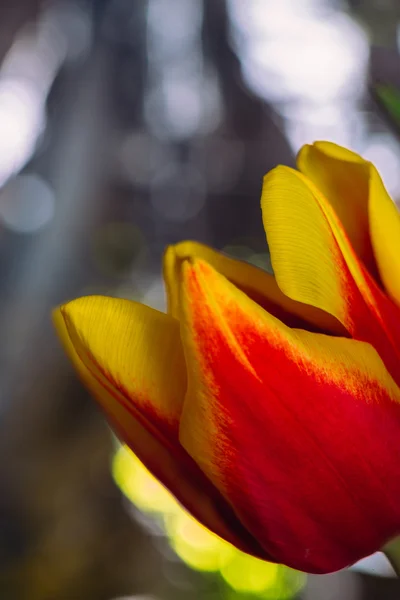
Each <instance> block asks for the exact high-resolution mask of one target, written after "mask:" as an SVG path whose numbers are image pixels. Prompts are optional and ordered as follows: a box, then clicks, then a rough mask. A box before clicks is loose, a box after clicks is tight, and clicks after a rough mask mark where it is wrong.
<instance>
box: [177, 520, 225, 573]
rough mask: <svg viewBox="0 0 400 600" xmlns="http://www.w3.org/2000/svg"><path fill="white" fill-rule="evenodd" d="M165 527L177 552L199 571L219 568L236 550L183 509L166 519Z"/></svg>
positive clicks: (217, 569)
mask: <svg viewBox="0 0 400 600" xmlns="http://www.w3.org/2000/svg"><path fill="white" fill-rule="evenodd" d="M165 529H166V532H167V535H168V537H169V539H170V543H171V546H172V547H173V548H174V550H175V552H176V553H177V554H178V556H179V557H180V558H181V559H182V560H183V561H184V562H185V563H187V564H188V565H190V566H191V567H192V568H193V569H197V570H199V571H219V570H220V569H221V567H222V566H223V565H225V564H227V562H229V561H230V560H231V558H232V556H233V555H234V554H235V552H236V550H235V549H234V548H233V547H232V546H231V545H230V544H228V543H227V542H224V541H223V540H221V538H219V537H218V536H216V535H214V534H213V533H211V532H210V531H208V529H206V528H205V527H203V525H201V524H200V523H199V522H198V521H196V519H194V518H193V517H191V516H190V515H189V514H188V513H187V512H186V511H184V510H183V509H182V510H181V511H180V512H177V513H176V514H174V515H173V516H170V517H169V518H167V519H166V520H165Z"/></svg>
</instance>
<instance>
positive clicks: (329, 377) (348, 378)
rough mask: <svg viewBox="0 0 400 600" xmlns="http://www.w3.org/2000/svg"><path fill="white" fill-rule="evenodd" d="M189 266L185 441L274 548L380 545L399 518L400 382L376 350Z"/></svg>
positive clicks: (352, 551)
mask: <svg viewBox="0 0 400 600" xmlns="http://www.w3.org/2000/svg"><path fill="white" fill-rule="evenodd" d="M183 272H184V288H183V290H182V326H183V329H182V339H183V342H184V347H185V355H186V360H187V364H188V378H189V379H188V392H187V395H186V399H185V404H184V409H183V413H182V419H181V425H180V439H181V442H182V444H183V446H184V447H185V448H186V449H187V451H188V452H189V453H190V454H191V455H192V456H193V458H194V459H195V460H196V462H197V463H198V464H199V465H200V467H201V468H202V470H203V471H204V472H205V473H206V474H207V475H208V477H209V478H210V479H211V480H212V481H213V482H214V484H215V485H216V486H218V487H219V489H220V490H221V491H222V492H223V494H224V496H225V497H226V498H228V499H229V501H230V502H231V503H232V505H233V506H234V508H235V510H236V512H237V513H238V515H239V516H240V518H241V520H242V522H243V523H244V524H245V525H246V527H247V528H248V529H249V530H250V531H251V532H253V534H254V535H255V536H257V539H258V540H259V541H260V543H261V544H262V546H263V547H264V549H265V550H266V551H267V552H268V553H269V554H271V555H272V556H273V557H274V558H275V560H276V561H278V562H283V563H285V564H288V565H290V566H292V567H295V568H298V569H301V570H304V571H310V572H318V573H324V572H329V571H334V570H337V569H340V568H342V567H345V566H347V565H349V564H351V563H353V562H355V561H356V560H358V559H359V558H361V557H362V556H365V555H367V554H369V553H371V552H373V551H375V550H377V549H379V548H380V547H381V546H382V545H383V544H384V543H385V542H386V541H387V539H389V538H390V537H392V536H394V535H396V534H397V533H398V531H399V530H400V506H399V503H398V497H399V494H400V478H399V476H398V475H399V465H398V440H399V436H400V391H399V388H398V387H397V385H396V384H395V383H394V381H393V379H392V378H391V376H390V375H389V374H388V372H387V371H386V369H385V367H384V365H383V363H382V361H381V360H380V358H379V356H378V354H377V353H376V351H375V350H374V349H373V348H372V347H371V346H370V345H369V344H365V343H362V342H357V341H354V340H349V339H344V338H334V337H329V336H325V335H320V334H315V333H309V332H306V331H304V330H293V329H290V328H288V327H286V326H285V325H284V324H283V323H282V322H280V321H279V320H278V319H276V318H275V317H273V316H272V315H269V314H268V313H266V312H265V311H264V310H263V309H262V308H260V307H259V306H258V305H257V304H256V303H254V302H253V301H252V300H251V299H249V298H248V296H246V295H245V294H243V293H242V292H241V291H240V290H238V289H237V288H235V287H234V286H233V285H232V284H230V283H229V282H228V281H227V280H226V279H225V278H224V277H222V276H221V275H220V274H219V273H217V272H216V271H215V270H214V269H212V267H210V266H209V265H207V264H206V263H205V262H202V261H192V262H186V263H185V264H184V265H183ZM382 440H385V443H384V444H383V443H382ZM382 507H384V508H382Z"/></svg>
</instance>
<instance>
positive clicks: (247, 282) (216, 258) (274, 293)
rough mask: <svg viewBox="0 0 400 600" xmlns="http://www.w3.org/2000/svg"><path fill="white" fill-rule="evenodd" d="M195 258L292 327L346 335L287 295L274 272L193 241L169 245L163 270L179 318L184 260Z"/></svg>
mask: <svg viewBox="0 0 400 600" xmlns="http://www.w3.org/2000/svg"><path fill="white" fill-rule="evenodd" d="M192 259H201V260H205V261H206V262H208V263H209V264H210V265H212V266H213V267H214V269H216V270H217V271H218V272H219V273H221V274H222V275H224V276H225V277H226V278H227V279H228V280H229V281H231V282H232V283H233V284H234V285H235V286H236V287H238V288H239V289H241V290H242V291H243V292H245V293H246V294H247V295H248V296H249V297H250V298H252V299H253V300H254V301H255V302H257V303H258V304H259V305H260V306H262V307H263V308H265V310H267V311H268V312H270V313H272V314H273V315H275V316H276V317H278V318H279V319H280V320H282V321H284V322H285V323H286V324H287V325H289V326H290V327H301V328H304V329H307V330H309V331H323V332H326V333H331V334H334V335H346V330H345V328H344V327H343V326H342V325H341V323H339V322H338V320H337V319H336V318H335V317H333V316H332V315H330V314H328V313H327V312H325V311H323V310H320V309H319V308H316V307H315V306H310V305H309V304H304V303H302V302H296V301H295V300H292V299H291V298H289V297H288V296H285V294H283V293H282V291H281V290H280V289H279V287H278V285H277V282H276V280H275V277H274V276H273V275H271V274H270V273H267V272H266V271H263V270H262V269H260V268H258V267H256V266H254V265H252V264H249V263H246V262H244V261H241V260H237V259H234V258H230V257H229V256H227V255H226V254H223V253H222V252H218V251H217V250H214V249H213V248H210V247H208V246H205V245H204V244H200V243H198V242H191V241H186V242H181V243H179V244H176V245H175V246H169V247H168V248H167V250H166V252H165V254H164V263H163V271H164V280H165V287H166V291H167V305H168V312H169V314H170V315H172V316H173V317H175V318H179V314H180V286H181V270H182V263H183V262H184V261H185V260H192Z"/></svg>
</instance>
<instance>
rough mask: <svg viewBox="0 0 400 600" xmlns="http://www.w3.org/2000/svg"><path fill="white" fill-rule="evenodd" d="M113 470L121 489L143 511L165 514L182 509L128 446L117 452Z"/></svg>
mask: <svg viewBox="0 0 400 600" xmlns="http://www.w3.org/2000/svg"><path fill="white" fill-rule="evenodd" d="M112 470H113V476H114V479H115V482H116V483H117V485H118V487H119V488H120V490H121V491H122V492H123V493H124V494H125V496H126V497H127V498H129V500H130V501H131V502H133V503H134V504H135V505H136V506H137V507H138V508H140V509H141V510H142V511H143V512H158V513H162V514H164V513H169V512H175V511H177V510H180V507H179V505H178V503H177V502H176V500H175V499H174V497H173V496H172V495H171V494H170V493H169V492H168V490H166V489H165V487H164V486H163V485H162V484H161V483H159V482H158V481H157V479H155V477H153V476H152V475H151V473H150V472H149V471H148V470H147V469H146V467H145V466H144V465H143V463H142V462H141V461H140V460H139V459H138V458H137V456H135V455H134V454H133V453H132V452H131V451H130V450H128V449H127V448H126V447H121V448H120V449H119V450H118V451H117V453H116V454H115V457H114V460H113V466H112Z"/></svg>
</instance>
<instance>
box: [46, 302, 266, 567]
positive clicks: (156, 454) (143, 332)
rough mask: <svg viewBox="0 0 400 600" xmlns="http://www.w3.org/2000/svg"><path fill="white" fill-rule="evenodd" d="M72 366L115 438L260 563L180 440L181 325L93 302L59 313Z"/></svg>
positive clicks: (136, 309)
mask: <svg viewBox="0 0 400 600" xmlns="http://www.w3.org/2000/svg"><path fill="white" fill-rule="evenodd" d="M53 318H54V323H55V326H56V329H57V332H58V334H59V336H60V338H61V340H62V342H63V345H64V347H65V350H66V352H67V353H68V355H69V357H70V359H71V360H72V363H73V365H74V366H75V368H76V370H77V372H78V374H79V375H80V377H81V379H82V380H83V382H84V383H85V384H86V385H87V387H88V388H89V390H90V391H91V392H92V394H93V395H94V397H95V398H96V400H97V401H98V402H99V404H100V405H101V407H102V408H103V410H104V411H105V413H106V415H107V418H108V420H109V422H110V425H111V426H112V428H113V429H114V430H115V432H116V434H117V435H118V436H119V437H120V439H121V440H122V441H124V442H125V443H126V444H127V445H128V446H129V447H130V448H131V449H132V450H133V451H134V452H135V454H137V456H138V457H139V459H140V460H141V461H142V462H143V463H144V465H145V466H146V467H147V468H148V469H149V470H150V471H151V472H152V473H153V475H155V476H156V477H157V478H158V479H159V480H160V481H161V483H163V484H164V485H165V486H166V487H167V488H168V489H169V490H170V491H171V492H172V493H173V494H174V495H175V496H176V498H177V499H178V500H179V501H180V502H181V503H182V504H183V505H184V506H185V507H186V508H187V509H188V510H189V511H190V512H191V513H192V514H193V515H194V516H195V517H196V518H198V519H199V520H200V521H201V522H202V523H203V524H204V525H205V526H206V527H208V528H209V529H210V530H211V531H213V532H215V533H216V534H218V535H220V536H221V537H223V538H224V539H226V540H228V541H229V542H231V543H233V544H235V545H236V546H238V547H239V548H242V549H243V550H245V551H248V552H251V553H254V554H256V555H258V556H260V555H262V553H261V550H260V548H259V547H258V545H257V542H256V541H255V540H254V539H253V538H252V537H251V536H250V535H249V534H248V533H247V532H246V530H245V529H244V528H243V526H242V525H241V523H240V522H239V521H238V519H237V517H236V516H235V515H234V514H233V511H232V508H231V507H230V506H229V504H228V503H227V502H226V501H225V500H224V499H223V497H222V496H221V494H220V493H219V492H218V490H217V489H216V488H215V487H214V486H213V485H212V484H211V482H210V481H209V480H208V479H207V478H206V476H205V475H204V473H203V472H202V471H201V470H200V469H199V467H198V466H197V465H196V463H195V462H194V461H193V459H192V458H191V457H190V456H189V455H188V454H187V452H186V451H185V450H184V448H183V447H182V446H181V445H180V443H179V440H178V428H179V417H180V413H181V409H182V402H183V398H184V395H185V392H186V366H185V362H184V358H183V354H182V347H181V342H180V335H179V324H178V322H177V321H175V319H173V318H172V317H169V316H168V315H164V314H162V313H159V312H158V311H155V310H153V309H151V308H148V307H146V306H143V305H141V304H137V303H136V302H130V301H128V300H121V299H114V298H105V297H98V296H97V297H96V296H91V297H87V298H80V299H78V300H74V301H72V302H70V303H68V304H65V305H63V306H61V307H60V308H58V309H57V310H55V311H54V316H53Z"/></svg>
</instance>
